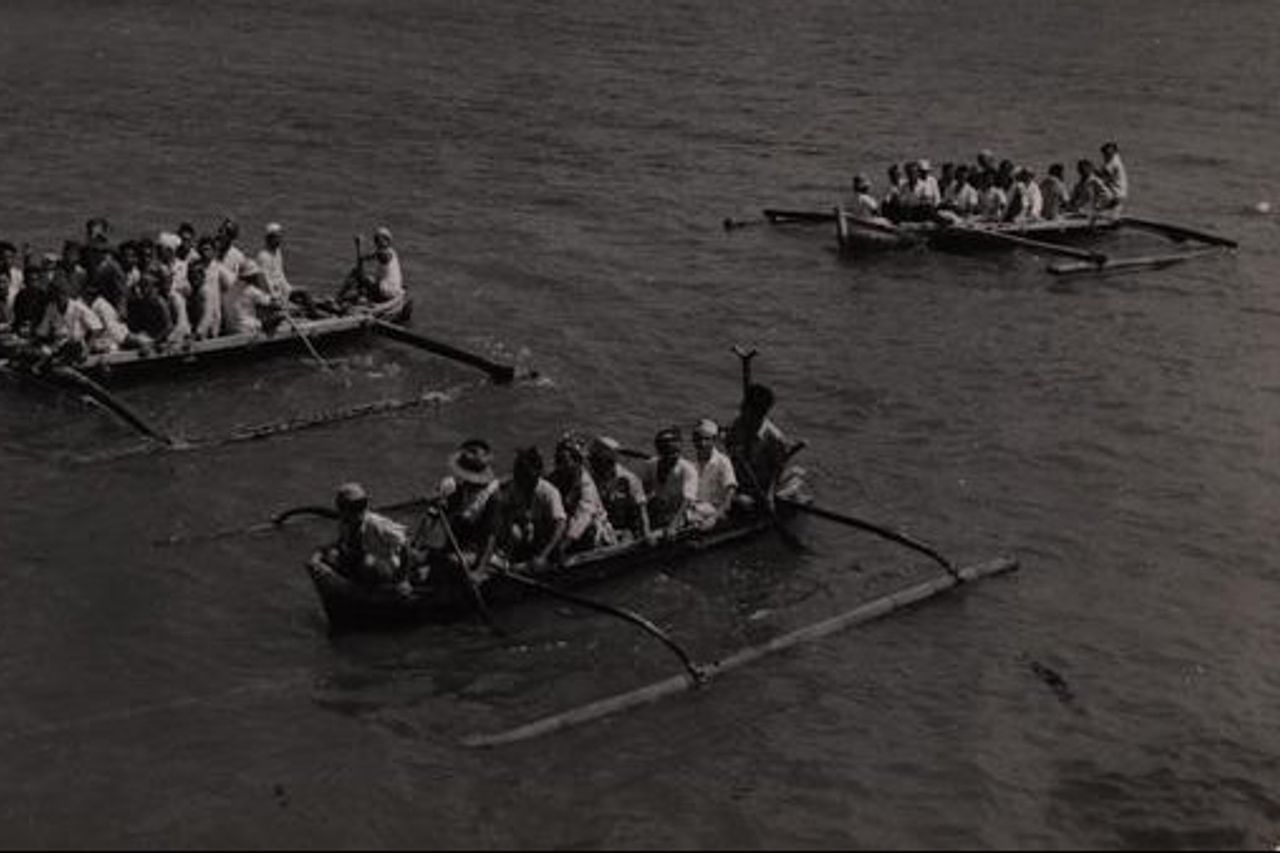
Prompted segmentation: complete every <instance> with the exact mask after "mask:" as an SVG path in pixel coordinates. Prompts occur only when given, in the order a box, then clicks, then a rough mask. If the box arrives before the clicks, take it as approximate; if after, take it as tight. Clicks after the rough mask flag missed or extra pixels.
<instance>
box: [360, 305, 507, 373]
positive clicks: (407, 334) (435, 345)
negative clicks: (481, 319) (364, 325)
mask: <svg viewBox="0 0 1280 853" xmlns="http://www.w3.org/2000/svg"><path fill="white" fill-rule="evenodd" d="M371 326H372V328H373V330H374V331H375V332H377V333H378V334H380V335H382V336H384V337H387V338H390V339H391V340H394V341H399V342H400V343H403V344H408V345H410V346H414V347H417V348H418V349H423V350H426V351H427V352H430V353H434V354H436V355H440V356H444V357H445V358H449V359H453V360H454V361H458V362H461V363H463V364H467V365H470V366H471V367H475V368H479V369H480V370H483V371H484V372H485V373H488V374H489V378H490V379H492V380H493V381H494V382H497V383H499V384H506V383H508V382H511V381H512V380H514V379H515V376H516V369H515V368H514V367H512V366H511V365H509V364H499V363H497V362H495V361H490V360H489V359H487V358H485V357H484V356H481V355H476V354H475V353H470V352H467V351H466V350H462V349H458V348H457V347H455V346H451V345H450V344H446V343H442V342H440V341H436V340H432V339H431V338H427V337H423V336H422V335H419V334H415V333H414V332H411V331H409V330H408V329H405V328H402V327H400V326H397V325H395V324H394V323H388V322H387V321H386V320H378V319H374V320H373V321H372V324H371Z"/></svg>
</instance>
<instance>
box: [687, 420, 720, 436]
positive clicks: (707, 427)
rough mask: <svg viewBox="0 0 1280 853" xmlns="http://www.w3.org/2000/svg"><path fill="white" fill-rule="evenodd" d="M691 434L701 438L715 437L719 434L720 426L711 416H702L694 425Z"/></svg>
mask: <svg viewBox="0 0 1280 853" xmlns="http://www.w3.org/2000/svg"><path fill="white" fill-rule="evenodd" d="M693 434H694V435H695V436H699V435H700V436H702V437H703V438H715V437H716V436H717V435H719V434H720V426H719V425H718V424H717V423H716V422H715V421H713V420H711V418H703V419H702V420H700V421H698V423H697V425H696V426H694V428H693Z"/></svg>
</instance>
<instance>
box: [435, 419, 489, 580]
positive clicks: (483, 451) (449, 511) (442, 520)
mask: <svg viewBox="0 0 1280 853" xmlns="http://www.w3.org/2000/svg"><path fill="white" fill-rule="evenodd" d="M491 459H492V453H491V451H490V449H489V443H488V442H487V441H484V440H483V439H479V438H469V439H467V440H466V441H464V442H462V444H461V445H459V446H458V449H457V450H456V451H454V452H453V453H452V454H450V456H449V472H450V473H449V474H448V476H446V477H443V478H442V479H441V480H440V483H439V485H438V486H437V489H436V501H435V504H434V506H432V508H431V509H429V510H428V511H427V517H426V518H425V519H423V523H422V525H420V526H419V531H420V533H419V534H417V535H415V537H414V539H415V542H414V550H415V552H418V553H421V552H426V553H428V554H429V553H431V552H435V553H436V554H443V555H444V556H445V557H446V558H447V559H449V560H453V561H454V562H456V561H457V559H458V555H457V553H455V551H454V545H455V544H456V545H457V550H459V551H461V552H462V557H463V559H465V560H466V561H467V563H468V564H469V565H474V563H475V557H476V555H477V554H479V552H480V551H481V550H482V549H483V548H484V544H485V539H486V534H487V529H486V527H485V524H486V521H487V514H488V512H489V502H490V500H492V498H493V496H494V495H495V494H496V493H497V491H498V480H497V478H496V477H495V476H494V473H493V466H492V464H491ZM446 524H447V525H448V527H447V529H446V527H445V525H446ZM450 534H452V537H453V539H452V541H450V538H449V537H450Z"/></svg>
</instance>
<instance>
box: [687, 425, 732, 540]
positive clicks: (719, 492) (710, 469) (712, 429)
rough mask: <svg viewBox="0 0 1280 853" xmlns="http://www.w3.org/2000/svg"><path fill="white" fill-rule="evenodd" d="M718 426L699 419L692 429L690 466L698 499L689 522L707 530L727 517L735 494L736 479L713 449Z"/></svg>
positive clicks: (725, 461)
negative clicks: (695, 481)
mask: <svg viewBox="0 0 1280 853" xmlns="http://www.w3.org/2000/svg"><path fill="white" fill-rule="evenodd" d="M719 435H720V427H719V426H718V425H717V424H716V422H715V421H713V420H711V419H710V418H703V419H702V420H700V421H698V423H697V425H695V426H694V428H693V451H694V453H693V464H694V466H695V467H696V468H697V469H698V497H697V499H696V500H695V501H694V503H693V511H692V513H691V515H692V518H693V523H694V525H696V526H697V527H700V528H701V529H703V530H710V529H711V528H712V527H715V526H716V525H717V524H719V523H720V522H722V521H724V520H725V519H726V518H727V517H728V516H729V510H730V509H731V508H732V507H733V496H734V495H735V494H736V493H737V491H738V478H737V476H736V475H735V474H734V472H733V463H732V462H730V461H729V457H728V456H725V455H724V453H722V452H721V451H720V448H718V447H716V438H717V437H718V436H719Z"/></svg>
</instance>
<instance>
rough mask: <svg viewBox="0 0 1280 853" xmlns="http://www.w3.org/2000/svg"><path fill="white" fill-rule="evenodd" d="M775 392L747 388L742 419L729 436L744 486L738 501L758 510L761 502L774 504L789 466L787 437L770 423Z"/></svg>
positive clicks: (735, 466)
mask: <svg viewBox="0 0 1280 853" xmlns="http://www.w3.org/2000/svg"><path fill="white" fill-rule="evenodd" d="M772 408H773V392H772V391H770V390H769V388H768V387H766V386H764V385H759V384H755V383H753V384H751V385H749V386H747V389H746V392H745V393H744V394H743V395H742V403H741V405H740V407H739V410H738V417H737V418H736V419H735V420H734V422H733V425H732V426H730V427H729V432H728V433H727V435H726V437H725V446H726V448H727V449H728V451H729V458H730V459H732V460H733V469H734V473H735V474H736V475H737V480H738V482H739V483H740V484H741V488H740V489H739V490H738V493H737V496H736V498H735V502H736V504H737V505H738V506H740V507H742V508H743V509H754V508H755V507H756V506H757V505H758V504H759V503H760V502H761V501H765V502H768V503H769V504H770V505H771V504H772V502H773V492H774V488H775V487H776V484H777V481H778V477H779V476H780V475H781V474H782V468H783V466H784V465H785V464H786V461H787V456H788V450H789V448H788V446H787V439H786V436H784V435H783V434H782V430H780V429H778V428H777V427H776V426H775V425H774V423H773V421H771V420H769V418H768V415H769V410H770V409H772Z"/></svg>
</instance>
